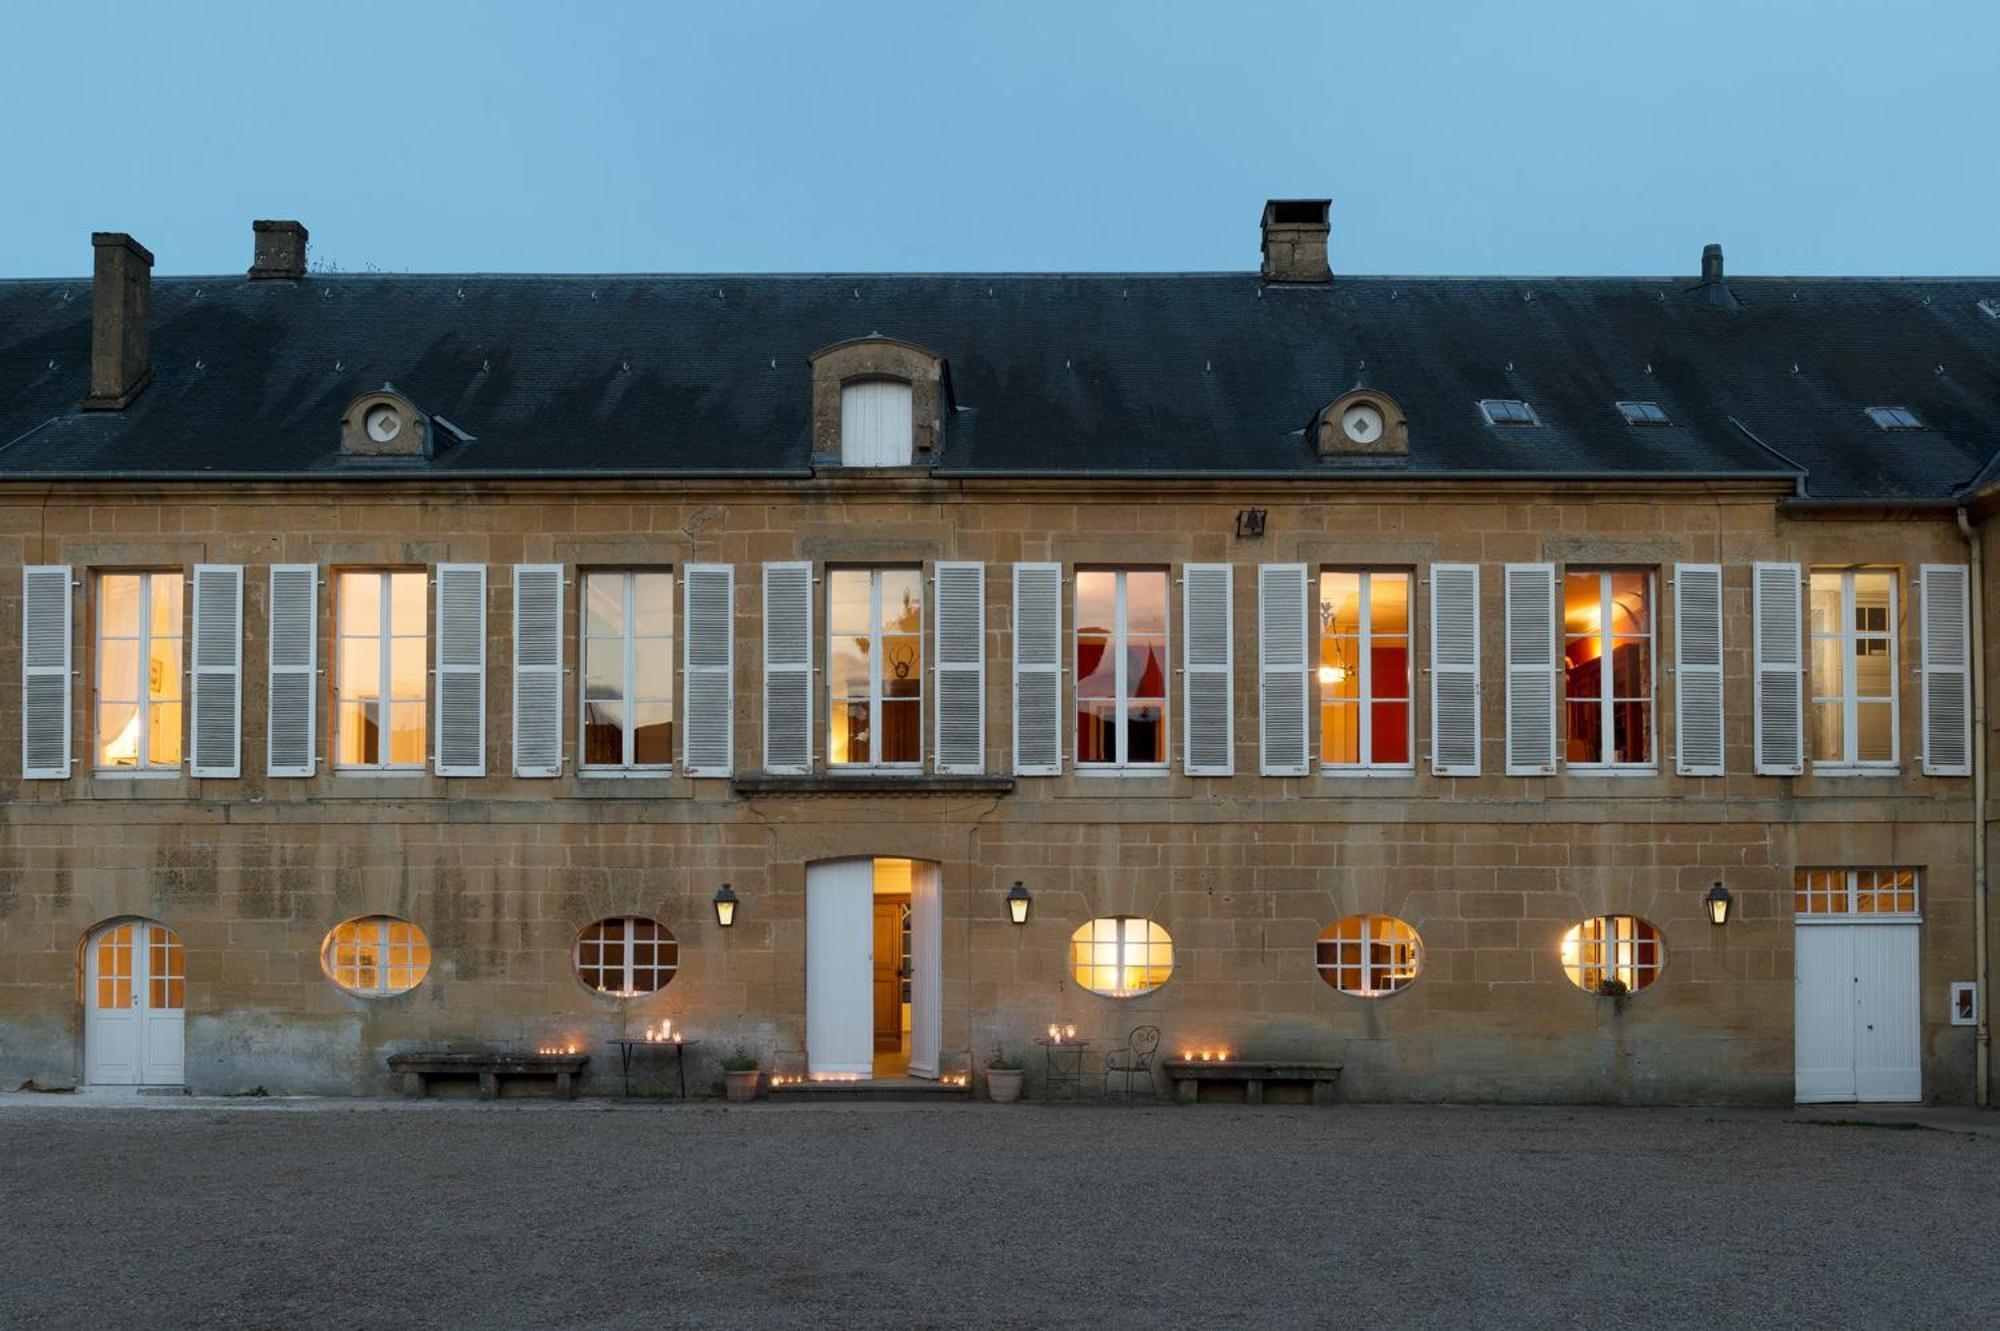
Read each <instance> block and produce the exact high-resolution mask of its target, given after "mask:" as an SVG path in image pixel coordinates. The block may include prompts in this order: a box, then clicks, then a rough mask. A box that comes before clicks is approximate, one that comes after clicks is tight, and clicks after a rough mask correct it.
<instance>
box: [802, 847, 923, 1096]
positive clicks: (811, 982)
mask: <svg viewBox="0 0 2000 1331" xmlns="http://www.w3.org/2000/svg"><path fill="white" fill-rule="evenodd" d="M943 926H944V921H943V902H942V900H941V894H940V890H939V884H938V870H937V865H935V864H929V863H925V862H924V861H921V860H919V861H917V862H915V863H914V864H913V865H912V866H911V871H910V1075H911V1076H912V1077H924V1078H931V1079H934V1078H936V1076H937V1075H938V1046H939V1044H940V1042H941V1039H942V1033H943V1026H944V1021H943V1004H944V992H943V979H942V975H941V967H942V960H943ZM806 1069H807V1075H809V1076H813V1077H837V1078H850V1077H854V1078H865V1077H870V1076H873V1075H874V1071H875V861H874V860H872V859H862V860H827V861H823V862H821V863H818V864H809V865H807V866H806Z"/></svg>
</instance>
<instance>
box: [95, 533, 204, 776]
mask: <svg viewBox="0 0 2000 1331" xmlns="http://www.w3.org/2000/svg"><path fill="white" fill-rule="evenodd" d="M184 587H185V579H184V578H183V577H182V575H181V574H180V573H178V572H159V573H104V574H100V575H99V576H98V579H97V766H98V768H99V769H100V770H103V771H111V772H164V771H174V770H176V769H178V768H179V767H180V765H181V706H182V699H183V694H182V692H181V596H182V591H183V589H184Z"/></svg>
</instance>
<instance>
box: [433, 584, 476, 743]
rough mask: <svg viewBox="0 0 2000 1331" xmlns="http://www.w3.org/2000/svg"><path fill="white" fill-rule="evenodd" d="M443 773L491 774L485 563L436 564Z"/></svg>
mask: <svg viewBox="0 0 2000 1331" xmlns="http://www.w3.org/2000/svg"><path fill="white" fill-rule="evenodd" d="M436 743H437V750H436V762H435V763H434V764H433V766H434V770H435V771H436V772H437V774H438V775H439V776H485V775H486V566H485V565H484V564H439V565H438V567H437V740H436Z"/></svg>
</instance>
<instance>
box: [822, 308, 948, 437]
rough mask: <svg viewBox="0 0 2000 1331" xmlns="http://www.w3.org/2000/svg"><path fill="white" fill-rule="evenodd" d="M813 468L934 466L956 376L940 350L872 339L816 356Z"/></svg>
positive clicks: (878, 337)
mask: <svg viewBox="0 0 2000 1331" xmlns="http://www.w3.org/2000/svg"><path fill="white" fill-rule="evenodd" d="M812 386H813V401H812V418H813V419H812V427H813V444H812V451H813V462H814V463H815V464H816V465H818V466H823V467H825V466H841V467H856V468H860V467H913V466H929V465H931V464H932V463H934V462H935V461H936V460H937V450H938V446H939V444H940V443H941V442H942V439H943V434H944V421H945V418H946V417H948V416H949V415H950V414H951V371H950V370H949V369H948V368H947V367H946V365H945V363H944V361H943V359H942V358H940V357H939V356H938V355H937V354H936V353H935V352H931V351H927V350H925V349H924V348H922V347H919V346H914V345H912V344H911V343H908V342H903V341H899V340H897V339H896V338H893V337H883V336H881V335H879V334H871V335H869V336H867V337H862V338H856V339H855V340H853V341H851V342H837V343H835V344H834V345H833V346H830V347H823V348H821V349H820V350H819V351H816V352H814V353H813V357H812Z"/></svg>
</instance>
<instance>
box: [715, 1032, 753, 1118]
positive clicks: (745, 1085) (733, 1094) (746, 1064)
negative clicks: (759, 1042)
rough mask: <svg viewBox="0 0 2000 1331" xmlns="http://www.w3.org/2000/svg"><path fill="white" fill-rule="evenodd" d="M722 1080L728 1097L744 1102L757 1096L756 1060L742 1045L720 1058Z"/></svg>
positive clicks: (737, 1101) (739, 1102)
mask: <svg viewBox="0 0 2000 1331" xmlns="http://www.w3.org/2000/svg"><path fill="white" fill-rule="evenodd" d="M722 1080H723V1085H724V1088H725V1089H726V1090H727V1092H728V1094H729V1098H730V1099H731V1100H733V1101H735V1102H736V1103H738V1104H745V1103H748V1102H749V1101H751V1100H755V1099H756V1098H757V1060H756V1058H755V1057H753V1056H752V1055H751V1054H750V1053H748V1052H747V1051H745V1049H744V1048H743V1046H742V1045H740V1044H739V1045H737V1046H736V1052H735V1053H733V1054H731V1055H729V1057H727V1058H725V1059H723V1060H722Z"/></svg>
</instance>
